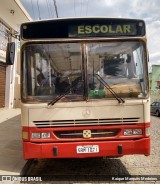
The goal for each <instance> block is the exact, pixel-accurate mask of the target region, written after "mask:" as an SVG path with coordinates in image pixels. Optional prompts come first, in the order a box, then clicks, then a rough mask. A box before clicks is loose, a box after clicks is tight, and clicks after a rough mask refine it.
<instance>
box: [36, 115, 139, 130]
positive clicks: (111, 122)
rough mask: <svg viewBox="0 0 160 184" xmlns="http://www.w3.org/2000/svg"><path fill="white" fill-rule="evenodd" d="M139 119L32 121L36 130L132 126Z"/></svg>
mask: <svg viewBox="0 0 160 184" xmlns="http://www.w3.org/2000/svg"><path fill="white" fill-rule="evenodd" d="M139 120H140V118H138V117H136V118H114V119H77V120H53V121H33V123H34V124H35V126H36V127H38V128H47V127H48V128H49V127H77V126H103V125H115V124H121V125H126V124H134V123H137V122H139Z"/></svg>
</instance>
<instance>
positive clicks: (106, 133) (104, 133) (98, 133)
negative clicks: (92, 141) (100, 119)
mask: <svg viewBox="0 0 160 184" xmlns="http://www.w3.org/2000/svg"><path fill="white" fill-rule="evenodd" d="M119 131H120V129H102V130H101V129H100V130H91V133H90V138H106V137H113V136H116V135H117V134H118V133H119ZM54 134H55V135H56V137H57V138H59V139H76V138H85V137H84V134H83V130H68V131H54Z"/></svg>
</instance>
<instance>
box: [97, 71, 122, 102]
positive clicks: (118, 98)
mask: <svg viewBox="0 0 160 184" xmlns="http://www.w3.org/2000/svg"><path fill="white" fill-rule="evenodd" d="M95 76H96V78H97V79H98V80H99V81H100V83H102V84H103V85H104V86H105V88H106V89H107V90H108V91H109V92H110V93H112V95H113V96H114V97H115V98H116V99H117V101H118V102H119V103H125V101H124V100H123V99H122V98H121V97H120V96H119V95H118V94H117V93H116V92H115V91H114V90H113V89H112V88H111V87H110V86H109V84H108V83H107V82H106V81H105V80H104V79H103V78H102V77H101V76H100V75H99V74H96V75H95ZM97 76H98V77H99V78H98V77H97Z"/></svg>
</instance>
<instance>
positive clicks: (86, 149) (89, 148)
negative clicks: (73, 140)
mask: <svg viewBox="0 0 160 184" xmlns="http://www.w3.org/2000/svg"><path fill="white" fill-rule="evenodd" d="M98 152H99V146H98V145H85V146H77V153H98Z"/></svg>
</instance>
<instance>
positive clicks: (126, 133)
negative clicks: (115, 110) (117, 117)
mask: <svg viewBox="0 0 160 184" xmlns="http://www.w3.org/2000/svg"><path fill="white" fill-rule="evenodd" d="M124 135H132V129H124Z"/></svg>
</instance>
